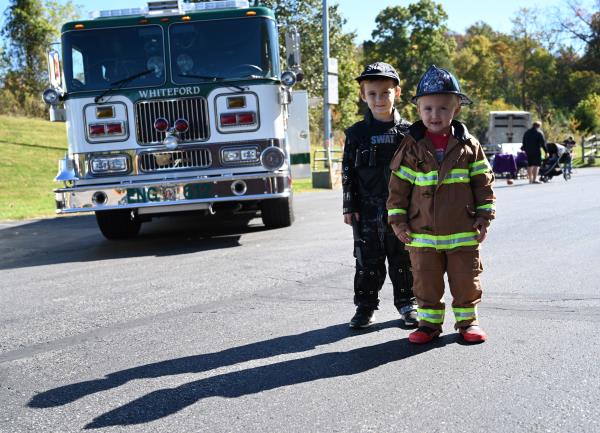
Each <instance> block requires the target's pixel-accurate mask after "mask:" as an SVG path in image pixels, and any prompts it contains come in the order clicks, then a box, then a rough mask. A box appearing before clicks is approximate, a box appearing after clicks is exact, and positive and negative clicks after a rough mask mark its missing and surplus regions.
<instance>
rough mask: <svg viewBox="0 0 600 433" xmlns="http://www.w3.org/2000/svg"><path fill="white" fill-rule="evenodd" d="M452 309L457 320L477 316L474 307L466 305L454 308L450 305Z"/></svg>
mask: <svg viewBox="0 0 600 433" xmlns="http://www.w3.org/2000/svg"><path fill="white" fill-rule="evenodd" d="M452 311H454V317H455V318H456V320H457V321H460V320H470V319H476V318H477V311H476V309H475V307H467V308H455V307H452Z"/></svg>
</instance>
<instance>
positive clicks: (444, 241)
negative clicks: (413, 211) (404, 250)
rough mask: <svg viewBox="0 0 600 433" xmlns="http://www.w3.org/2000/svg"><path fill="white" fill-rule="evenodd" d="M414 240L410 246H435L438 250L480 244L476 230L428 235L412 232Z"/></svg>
mask: <svg viewBox="0 0 600 433" xmlns="http://www.w3.org/2000/svg"><path fill="white" fill-rule="evenodd" d="M410 236H411V237H412V239H413V240H412V241H411V242H410V243H409V244H407V245H408V246H409V247H417V248H435V249H436V250H449V249H452V248H456V247H464V246H475V245H478V244H479V242H477V239H476V237H477V233H476V232H464V233H455V234H452V235H427V234H422V233H411V235H410Z"/></svg>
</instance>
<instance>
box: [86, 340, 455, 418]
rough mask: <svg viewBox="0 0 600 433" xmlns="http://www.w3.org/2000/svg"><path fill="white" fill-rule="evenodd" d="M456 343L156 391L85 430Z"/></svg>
mask: <svg viewBox="0 0 600 433" xmlns="http://www.w3.org/2000/svg"><path fill="white" fill-rule="evenodd" d="M454 339H455V337H453V336H445V337H442V338H439V339H438V340H436V341H435V342H434V343H432V344H428V345H423V346H415V345H413V344H411V343H409V342H408V339H407V338H403V339H400V340H393V341H388V342H385V343H381V344H375V345H373V346H366V347H360V348H357V349H353V350H349V351H347V352H330V353H323V354H319V355H314V356H308V357H304V358H300V359H294V360H291V361H283V362H277V363H275V364H269V365H264V366H260V367H254V368H248V369H245V370H241V371H235V372H231V373H225V374H220V375H217V376H212V377H209V378H206V379H200V380H196V381H193V382H189V383H186V384H184V385H181V386H178V387H175V388H165V389H161V390H158V391H153V392H150V393H148V394H146V395H144V396H142V397H140V398H138V399H136V400H133V401H131V402H129V403H127V404H125V405H123V406H121V407H118V408H116V409H113V410H111V411H109V412H106V413H104V414H102V415H100V416H98V417H96V418H94V420H93V421H92V422H90V423H88V424H86V425H85V427H84V429H86V430H89V429H96V428H104V427H109V426H128V425H135V424H143V423H147V422H151V421H155V420H158V419H160V418H164V417H167V416H169V415H173V414H174V413H177V412H179V411H180V410H182V409H185V408H186V407H188V406H191V405H193V404H195V403H197V402H199V401H201V400H203V399H205V398H210V397H224V398H237V397H242V396H245V395H249V394H257V393H260V392H263V391H269V390H272V389H276V388H280V387H285V386H290V385H297V384H301V383H306V382H312V381H315V380H320V379H329V378H333V377H339V376H351V375H355V374H360V373H364V372H366V371H368V370H372V369H374V368H377V367H380V366H382V365H385V364H388V363H391V362H396V361H401V360H403V359H406V358H409V357H411V356H415V355H420V354H422V353H424V352H427V351H429V350H432V349H436V348H440V347H443V346H445V345H446V344H447V343H449V342H450V341H454Z"/></svg>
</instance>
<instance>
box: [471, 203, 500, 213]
mask: <svg viewBox="0 0 600 433" xmlns="http://www.w3.org/2000/svg"><path fill="white" fill-rule="evenodd" d="M476 209H477V210H482V211H484V212H492V211H494V210H496V205H495V204H494V203H490V204H483V205H481V206H477V208H476Z"/></svg>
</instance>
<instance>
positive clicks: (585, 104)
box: [573, 93, 600, 133]
mask: <svg viewBox="0 0 600 433" xmlns="http://www.w3.org/2000/svg"><path fill="white" fill-rule="evenodd" d="M573 117H574V118H575V119H576V120H577V121H578V124H579V128H578V129H579V130H580V131H581V132H585V133H596V132H598V131H600V95H598V94H596V93H592V94H591V95H588V96H587V97H586V98H585V99H583V100H582V101H580V102H579V104H577V106H576V107H575V111H574V112H573Z"/></svg>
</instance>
